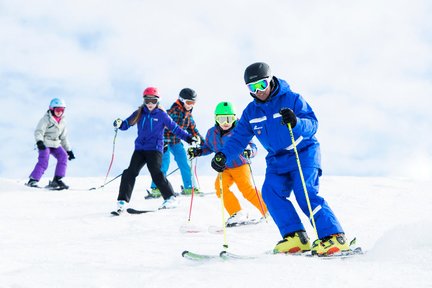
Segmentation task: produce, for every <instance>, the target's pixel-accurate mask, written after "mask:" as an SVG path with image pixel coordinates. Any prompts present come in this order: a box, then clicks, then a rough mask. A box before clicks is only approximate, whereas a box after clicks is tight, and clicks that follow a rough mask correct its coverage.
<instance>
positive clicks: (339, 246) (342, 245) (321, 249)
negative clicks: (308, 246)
mask: <svg viewBox="0 0 432 288" xmlns="http://www.w3.org/2000/svg"><path fill="white" fill-rule="evenodd" d="M348 250H350V247H349V243H348V242H347V239H346V237H345V234H343V233H340V234H333V235H330V236H327V237H324V238H323V239H317V240H315V241H314V242H313V244H312V255H318V256H320V255H321V256H328V255H333V254H340V253H341V252H342V251H348Z"/></svg>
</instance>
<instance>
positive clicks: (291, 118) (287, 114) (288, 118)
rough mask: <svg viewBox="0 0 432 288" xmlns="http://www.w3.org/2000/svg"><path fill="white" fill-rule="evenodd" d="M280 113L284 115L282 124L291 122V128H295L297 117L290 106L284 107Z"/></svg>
mask: <svg viewBox="0 0 432 288" xmlns="http://www.w3.org/2000/svg"><path fill="white" fill-rule="evenodd" d="M279 113H280V114H281V115H282V124H284V125H288V123H289V124H291V128H294V127H295V126H296V124H297V117H296V115H295V114H294V112H293V111H292V110H291V109H289V108H282V109H281V110H280V111H279Z"/></svg>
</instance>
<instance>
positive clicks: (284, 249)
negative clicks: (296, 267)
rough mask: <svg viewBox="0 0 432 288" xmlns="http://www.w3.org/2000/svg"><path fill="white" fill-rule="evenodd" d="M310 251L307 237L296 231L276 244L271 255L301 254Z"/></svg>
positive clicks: (302, 232)
mask: <svg viewBox="0 0 432 288" xmlns="http://www.w3.org/2000/svg"><path fill="white" fill-rule="evenodd" d="M310 249H311V246H310V242H309V237H308V236H307V234H306V232H305V231H296V232H293V233H290V234H288V235H287V236H285V238H284V239H282V240H281V241H279V242H278V243H277V244H276V247H275V248H274V249H273V253H275V254H276V253H293V254H294V253H302V252H306V251H309V250H310Z"/></svg>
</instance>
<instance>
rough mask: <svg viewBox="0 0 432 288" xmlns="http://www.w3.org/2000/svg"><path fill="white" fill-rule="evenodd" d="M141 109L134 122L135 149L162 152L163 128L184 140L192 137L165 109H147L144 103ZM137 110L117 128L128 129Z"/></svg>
mask: <svg viewBox="0 0 432 288" xmlns="http://www.w3.org/2000/svg"><path fill="white" fill-rule="evenodd" d="M141 109H142V114H141V116H140V118H139V119H138V122H137V123H136V125H137V128H138V137H137V138H136V139H135V150H156V151H160V152H163V146H164V129H165V128H167V129H168V130H170V131H171V132H173V133H174V134H175V135H176V136H177V137H179V138H180V139H182V140H185V141H186V139H188V138H190V137H192V136H191V135H190V134H189V133H187V132H185V131H183V130H182V129H181V128H180V127H179V126H178V125H177V124H176V123H175V122H174V121H173V120H172V119H171V117H170V116H168V114H167V113H166V112H165V111H163V110H161V109H159V108H155V109H154V110H153V111H149V110H148V108H147V106H145V105H143V107H142V108H141ZM138 111H139V110H137V111H135V112H134V113H132V115H130V116H129V117H128V118H127V119H126V120H124V121H123V122H122V124H121V126H120V128H119V129H120V130H127V129H129V128H130V127H131V125H130V123H131V122H132V120H133V119H134V118H135V116H136V115H137V113H138Z"/></svg>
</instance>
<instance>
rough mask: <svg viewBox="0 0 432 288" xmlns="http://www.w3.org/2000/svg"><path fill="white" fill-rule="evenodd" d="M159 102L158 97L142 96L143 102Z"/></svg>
mask: <svg viewBox="0 0 432 288" xmlns="http://www.w3.org/2000/svg"><path fill="white" fill-rule="evenodd" d="M158 102H159V99H158V98H156V97H144V103H145V104H150V103H151V104H157V103H158Z"/></svg>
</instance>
